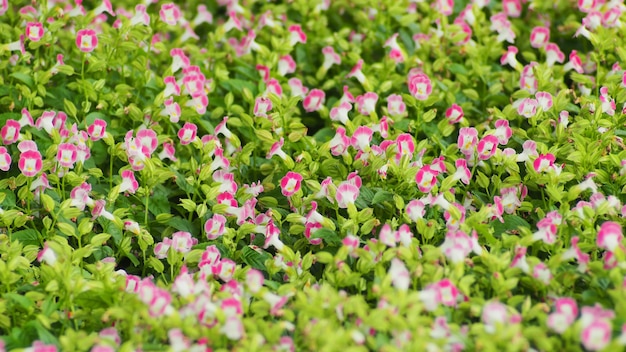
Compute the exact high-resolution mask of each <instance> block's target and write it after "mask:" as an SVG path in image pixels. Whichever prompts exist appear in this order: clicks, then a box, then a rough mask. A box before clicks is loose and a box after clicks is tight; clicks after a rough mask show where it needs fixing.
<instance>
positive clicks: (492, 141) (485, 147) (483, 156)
mask: <svg viewBox="0 0 626 352" xmlns="http://www.w3.org/2000/svg"><path fill="white" fill-rule="evenodd" d="M497 149H498V137H496V136H494V135H488V136H485V137H483V139H481V140H480V142H478V146H477V147H476V150H477V151H478V158H479V159H480V160H488V159H489V158H491V157H492V156H493V155H494V154H495V153H496V150H497Z"/></svg>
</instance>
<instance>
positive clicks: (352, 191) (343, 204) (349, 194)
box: [336, 182, 359, 209]
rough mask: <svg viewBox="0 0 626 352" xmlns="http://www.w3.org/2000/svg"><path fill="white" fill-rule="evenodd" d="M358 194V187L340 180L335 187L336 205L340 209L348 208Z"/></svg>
mask: <svg viewBox="0 0 626 352" xmlns="http://www.w3.org/2000/svg"><path fill="white" fill-rule="evenodd" d="M358 196H359V188H358V187H357V186H355V185H353V184H351V183H349V182H342V183H341V184H340V185H339V187H337V193H336V199H337V206H338V207H339V208H342V209H346V208H348V205H349V204H354V202H355V201H356V199H357V198H358Z"/></svg>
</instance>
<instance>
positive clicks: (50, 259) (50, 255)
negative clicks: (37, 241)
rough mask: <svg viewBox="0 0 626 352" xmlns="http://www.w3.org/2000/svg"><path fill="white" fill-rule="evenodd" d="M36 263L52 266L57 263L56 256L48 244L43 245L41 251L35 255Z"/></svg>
mask: <svg viewBox="0 0 626 352" xmlns="http://www.w3.org/2000/svg"><path fill="white" fill-rule="evenodd" d="M37 261H39V262H40V263H42V262H43V263H46V264H48V265H54V263H56V262H57V254H56V253H55V252H54V251H53V250H52V248H50V247H49V246H48V242H46V243H44V245H43V249H42V250H41V251H39V253H38V254H37Z"/></svg>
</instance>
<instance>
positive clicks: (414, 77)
mask: <svg viewBox="0 0 626 352" xmlns="http://www.w3.org/2000/svg"><path fill="white" fill-rule="evenodd" d="M408 85H409V92H411V95H413V96H414V97H415V99H417V100H426V99H428V97H429V96H430V93H432V91H433V86H432V83H431V81H430V78H428V76H427V75H426V74H425V73H423V72H417V73H414V74H409V78H408Z"/></svg>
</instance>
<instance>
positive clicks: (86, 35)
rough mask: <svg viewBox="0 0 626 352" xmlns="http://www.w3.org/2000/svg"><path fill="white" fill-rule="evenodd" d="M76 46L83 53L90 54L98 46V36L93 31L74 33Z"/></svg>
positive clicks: (82, 30) (86, 30) (83, 30)
mask: <svg viewBox="0 0 626 352" xmlns="http://www.w3.org/2000/svg"><path fill="white" fill-rule="evenodd" d="M76 46H77V47H78V49H79V50H80V51H82V52H84V53H89V52H92V51H93V50H94V49H95V48H96V47H97V46H98V36H97V35H96V31H94V30H93V29H81V30H80V31H78V33H76Z"/></svg>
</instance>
